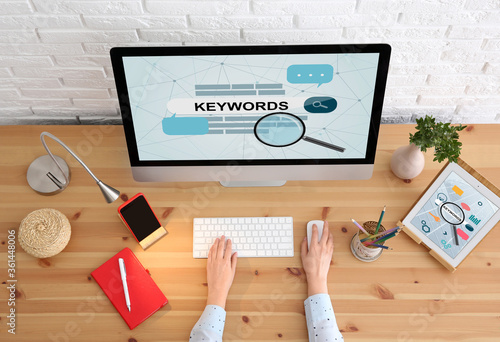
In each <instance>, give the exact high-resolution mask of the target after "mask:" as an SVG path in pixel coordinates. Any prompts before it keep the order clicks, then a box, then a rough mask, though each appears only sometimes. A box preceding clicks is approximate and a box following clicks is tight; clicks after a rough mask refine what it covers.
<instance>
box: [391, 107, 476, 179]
mask: <svg viewBox="0 0 500 342" xmlns="http://www.w3.org/2000/svg"><path fill="white" fill-rule="evenodd" d="M416 121H417V126H416V127H415V128H416V129H417V132H415V134H411V133H410V144H409V145H407V146H402V147H400V148H398V149H397V150H396V151H395V152H394V154H393V155H392V158H391V169H392V172H394V174H395V175H396V176H398V177H399V178H402V179H412V178H415V177H416V176H418V175H419V174H420V172H422V170H423V169H424V165H425V158H424V155H423V153H422V152H426V151H427V149H428V148H432V147H434V159H433V161H438V162H439V163H440V162H442V161H443V160H444V159H448V160H449V161H450V162H456V161H457V159H458V157H459V156H460V150H461V149H462V147H461V146H462V143H461V142H460V141H458V132H459V131H461V130H463V129H464V128H466V127H467V126H462V124H459V125H458V126H451V124H450V123H443V122H436V119H435V118H433V117H432V116H429V115H426V116H425V118H419V119H417V120H416Z"/></svg>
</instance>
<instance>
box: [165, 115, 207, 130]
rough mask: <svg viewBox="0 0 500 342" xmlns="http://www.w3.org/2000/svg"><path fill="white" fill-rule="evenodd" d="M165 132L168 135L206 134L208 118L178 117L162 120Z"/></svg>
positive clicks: (173, 116)
mask: <svg viewBox="0 0 500 342" xmlns="http://www.w3.org/2000/svg"><path fill="white" fill-rule="evenodd" d="M162 128H163V133H165V134H167V135H204V134H207V133H208V120H207V119H206V118H200V117H180V118H179V117H176V116H175V114H174V115H172V116H171V117H169V118H164V119H163V120H162Z"/></svg>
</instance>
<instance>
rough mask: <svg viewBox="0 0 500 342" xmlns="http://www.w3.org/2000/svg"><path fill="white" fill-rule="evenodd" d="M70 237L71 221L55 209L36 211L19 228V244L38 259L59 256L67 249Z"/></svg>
mask: <svg viewBox="0 0 500 342" xmlns="http://www.w3.org/2000/svg"><path fill="white" fill-rule="evenodd" d="M70 237H71V225H70V223H69V220H68V219H67V218H66V216H64V214H63V213H61V212H60V211H58V210H55V209H39V210H35V211H33V212H31V213H29V214H28V216H26V217H25V218H24V219H23V220H22V222H21V225H20V226H19V235H18V239H19V244H20V245H21V247H22V248H23V249H24V250H25V251H26V253H28V254H30V255H32V256H34V257H37V258H48V257H51V256H54V255H56V254H58V253H59V252H61V251H62V250H63V249H64V247H66V245H67V244H68V242H69V238H70Z"/></svg>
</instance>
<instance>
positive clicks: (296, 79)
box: [286, 64, 333, 87]
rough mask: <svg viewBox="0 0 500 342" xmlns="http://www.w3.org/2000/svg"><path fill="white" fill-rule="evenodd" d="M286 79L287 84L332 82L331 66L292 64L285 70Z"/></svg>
mask: <svg viewBox="0 0 500 342" xmlns="http://www.w3.org/2000/svg"><path fill="white" fill-rule="evenodd" d="M286 79H287V81H288V82H289V83H299V84H308V83H317V84H318V87H319V86H320V85H322V84H323V83H328V82H331V81H332V80H333V66H331V65H330V64H293V65H290V66H289V67H288V69H287V75H286Z"/></svg>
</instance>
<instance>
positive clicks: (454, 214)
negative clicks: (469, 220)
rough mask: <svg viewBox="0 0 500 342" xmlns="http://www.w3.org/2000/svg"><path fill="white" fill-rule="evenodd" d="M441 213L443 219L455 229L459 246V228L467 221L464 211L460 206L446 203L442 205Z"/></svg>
mask: <svg viewBox="0 0 500 342" xmlns="http://www.w3.org/2000/svg"><path fill="white" fill-rule="evenodd" d="M439 213H440V214H441V217H442V218H443V219H444V220H445V221H446V222H448V223H449V224H451V226H452V227H453V236H454V238H455V245H457V246H458V235H457V226H458V225H461V224H462V223H463V222H464V220H465V213H464V211H463V210H462V208H460V206H459V205H458V204H455V203H453V202H445V203H443V204H441V207H440V208H439Z"/></svg>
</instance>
